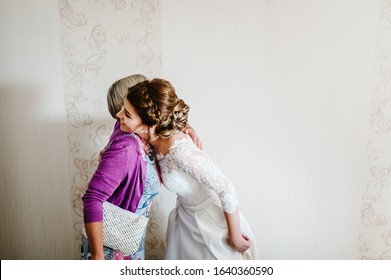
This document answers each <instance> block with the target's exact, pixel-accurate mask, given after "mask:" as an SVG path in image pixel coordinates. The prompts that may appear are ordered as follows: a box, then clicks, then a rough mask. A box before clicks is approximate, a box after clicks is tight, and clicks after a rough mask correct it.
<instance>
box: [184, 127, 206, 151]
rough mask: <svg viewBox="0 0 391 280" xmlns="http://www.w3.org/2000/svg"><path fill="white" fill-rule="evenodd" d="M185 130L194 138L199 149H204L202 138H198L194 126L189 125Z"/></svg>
mask: <svg viewBox="0 0 391 280" xmlns="http://www.w3.org/2000/svg"><path fill="white" fill-rule="evenodd" d="M183 132H184V133H186V134H188V135H189V136H190V138H191V140H193V142H194V144H195V145H196V146H197V147H198V149H200V150H202V143H201V140H200V138H198V136H197V133H196V132H195V130H194V128H192V127H191V126H190V125H188V126H187V127H186V128H185V130H184V131H183Z"/></svg>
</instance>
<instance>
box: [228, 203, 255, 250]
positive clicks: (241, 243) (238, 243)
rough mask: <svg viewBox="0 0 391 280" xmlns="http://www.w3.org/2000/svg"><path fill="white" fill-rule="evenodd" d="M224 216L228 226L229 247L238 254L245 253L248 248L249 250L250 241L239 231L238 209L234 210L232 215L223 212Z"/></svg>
mask: <svg viewBox="0 0 391 280" xmlns="http://www.w3.org/2000/svg"><path fill="white" fill-rule="evenodd" d="M224 216H225V220H226V221H227V226H228V242H229V245H230V246H231V247H232V248H233V249H234V250H236V251H238V252H240V253H243V252H245V251H246V250H247V249H248V248H250V240H249V238H248V237H247V236H246V235H245V234H243V233H242V231H241V229H240V220H239V210H238V208H236V210H235V212H233V213H228V212H225V211H224Z"/></svg>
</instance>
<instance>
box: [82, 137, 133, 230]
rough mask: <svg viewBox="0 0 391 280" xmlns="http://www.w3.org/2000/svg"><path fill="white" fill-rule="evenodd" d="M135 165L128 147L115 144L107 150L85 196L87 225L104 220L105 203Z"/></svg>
mask: <svg viewBox="0 0 391 280" xmlns="http://www.w3.org/2000/svg"><path fill="white" fill-rule="evenodd" d="M129 148H131V147H129ZM134 165H135V161H134V160H131V153H130V151H129V150H128V147H126V146H123V145H121V143H113V144H112V145H110V146H109V147H107V148H106V150H105V151H104V153H103V156H102V158H101V161H100V163H99V165H98V168H97V169H96V171H95V173H94V175H93V177H92V179H91V181H90V182H89V184H88V188H87V190H86V192H85V194H84V196H83V207H84V210H83V211H84V222H85V223H93V222H101V221H102V220H103V209H102V204H103V202H104V201H106V200H107V199H108V198H109V197H110V196H111V195H112V194H113V192H114V191H115V190H116V189H117V188H118V186H119V185H120V184H121V182H122V181H123V180H124V178H125V176H126V175H127V173H128V170H129V169H131V168H134Z"/></svg>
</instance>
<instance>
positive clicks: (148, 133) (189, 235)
mask: <svg viewBox="0 0 391 280" xmlns="http://www.w3.org/2000/svg"><path fill="white" fill-rule="evenodd" d="M189 109H190V108H189V107H188V106H187V105H186V104H185V102H184V101H183V100H182V99H179V98H178V97H177V95H176V94H175V89H174V87H173V86H172V85H171V84H170V83H169V82H168V81H166V80H163V79H153V80H150V81H148V80H147V81H144V82H141V83H139V84H137V85H136V86H134V87H131V88H130V89H129V93H128V95H127V96H126V97H125V99H124V106H123V107H122V109H121V111H120V112H118V114H117V117H118V118H119V120H120V124H121V130H128V131H129V132H134V133H137V134H139V135H140V136H141V137H143V138H144V139H147V140H148V141H149V143H150V144H151V145H152V146H153V147H154V152H155V154H156V158H157V160H158V162H159V167H160V171H161V176H162V180H163V184H164V186H165V187H167V188H168V189H169V190H171V191H173V192H175V193H176V194H177V196H178V198H177V205H176V207H175V208H174V210H173V211H172V212H171V214H170V216H169V221H168V228H167V236H166V239H167V248H166V252H165V259H173V260H180V259H183V260H192V259H201V260H205V259H221V260H229V259H257V258H258V254H257V251H256V245H255V240H254V238H253V235H252V232H251V229H250V227H249V225H248V223H247V221H246V220H245V218H244V217H243V216H242V214H241V213H240V211H239V208H238V205H239V203H238V200H237V197H236V192H235V188H234V186H233V185H232V183H231V182H230V181H229V180H228V179H227V177H226V176H225V175H224V174H223V173H222V172H221V171H220V170H219V169H218V167H217V166H216V165H215V164H214V163H213V162H212V161H211V159H210V158H209V157H208V156H207V155H206V154H205V153H204V152H203V151H202V150H200V149H198V148H197V147H196V145H195V144H194V143H193V142H192V140H191V139H190V138H189V137H188V135H187V134H185V133H183V132H182V131H183V130H184V129H185V128H186V126H187V117H188V112H189Z"/></svg>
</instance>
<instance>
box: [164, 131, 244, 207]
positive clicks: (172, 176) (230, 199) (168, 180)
mask: <svg viewBox="0 0 391 280" xmlns="http://www.w3.org/2000/svg"><path fill="white" fill-rule="evenodd" d="M157 159H158V161H159V166H160V171H161V173H162V179H163V184H164V186H166V187H167V188H168V189H169V190H171V191H173V192H175V193H177V195H178V199H179V201H180V202H181V203H182V204H184V205H185V206H197V205H202V203H204V202H205V201H208V200H209V201H210V200H211V199H213V198H216V195H217V197H218V199H219V200H220V202H221V206H222V208H223V210H224V211H226V212H228V213H232V212H233V211H235V209H236V208H237V206H238V200H237V196H236V191H235V187H234V186H233V185H232V183H231V182H230V181H229V180H228V179H227V177H226V176H225V175H224V174H223V173H222V172H221V171H220V169H219V168H218V167H217V166H216V165H215V164H214V163H213V161H212V160H211V159H210V158H209V157H208V156H207V155H206V154H205V153H204V152H203V151H201V150H199V149H198V148H197V147H196V146H195V144H194V143H193V142H192V140H191V139H190V138H183V139H180V140H176V141H175V142H174V143H173V144H172V146H171V147H170V150H169V152H168V154H167V155H165V156H163V155H162V154H158V155H157Z"/></svg>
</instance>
